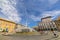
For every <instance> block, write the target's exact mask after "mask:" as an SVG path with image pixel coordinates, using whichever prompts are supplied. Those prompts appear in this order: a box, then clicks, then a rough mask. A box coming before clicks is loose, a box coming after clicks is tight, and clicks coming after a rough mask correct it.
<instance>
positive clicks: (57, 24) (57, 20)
mask: <svg viewBox="0 0 60 40" xmlns="http://www.w3.org/2000/svg"><path fill="white" fill-rule="evenodd" d="M54 22H55V24H56V26H57V29H58V30H59V31H60V17H58V18H57V19H56V20H55V21H54Z"/></svg>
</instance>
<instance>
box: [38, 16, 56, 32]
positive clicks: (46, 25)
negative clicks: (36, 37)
mask: <svg viewBox="0 0 60 40" xmlns="http://www.w3.org/2000/svg"><path fill="white" fill-rule="evenodd" d="M38 28H39V30H41V31H45V30H47V31H48V30H51V29H53V30H56V28H57V27H56V24H55V22H54V21H52V19H51V16H48V17H44V18H41V22H40V23H39V25H38Z"/></svg>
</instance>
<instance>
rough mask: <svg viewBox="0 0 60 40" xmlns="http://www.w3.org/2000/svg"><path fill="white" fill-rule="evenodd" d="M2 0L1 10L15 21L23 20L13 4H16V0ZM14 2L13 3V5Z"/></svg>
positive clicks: (0, 0)
mask: <svg viewBox="0 0 60 40" xmlns="http://www.w3.org/2000/svg"><path fill="white" fill-rule="evenodd" d="M11 1H12V2H10V1H9V0H0V2H1V3H0V8H1V9H2V10H1V12H2V13H3V14H4V15H5V16H6V17H7V18H8V19H9V20H12V21H14V22H19V21H21V18H20V17H19V14H18V12H17V10H16V8H15V7H14V6H13V5H16V3H15V0H14V1H13V0H11ZM12 4H13V5H12Z"/></svg>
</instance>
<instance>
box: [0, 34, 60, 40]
mask: <svg viewBox="0 0 60 40" xmlns="http://www.w3.org/2000/svg"><path fill="white" fill-rule="evenodd" d="M59 34H60V33H58V35H59ZM0 40H60V36H59V37H57V38H55V37H54V36H53V34H52V33H50V34H46V35H18V36H17V35H13V36H3V35H0Z"/></svg>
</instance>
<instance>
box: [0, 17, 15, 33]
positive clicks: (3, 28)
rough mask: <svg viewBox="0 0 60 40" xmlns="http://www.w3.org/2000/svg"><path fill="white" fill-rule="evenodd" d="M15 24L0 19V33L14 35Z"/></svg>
mask: <svg viewBox="0 0 60 40" xmlns="http://www.w3.org/2000/svg"><path fill="white" fill-rule="evenodd" d="M15 28H16V23H15V22H12V21H8V20H5V19H2V18H0V32H7V33H14V32H15Z"/></svg>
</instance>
